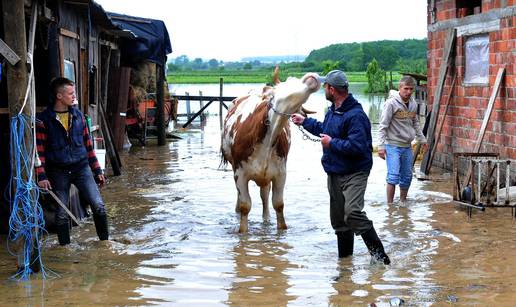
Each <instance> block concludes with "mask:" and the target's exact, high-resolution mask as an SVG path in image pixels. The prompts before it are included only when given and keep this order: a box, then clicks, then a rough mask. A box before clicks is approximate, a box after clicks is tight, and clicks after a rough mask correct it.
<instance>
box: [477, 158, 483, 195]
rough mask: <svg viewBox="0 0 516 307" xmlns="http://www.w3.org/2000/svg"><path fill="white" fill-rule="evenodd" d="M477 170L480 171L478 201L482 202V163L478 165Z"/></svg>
mask: <svg viewBox="0 0 516 307" xmlns="http://www.w3.org/2000/svg"><path fill="white" fill-rule="evenodd" d="M477 170H478V176H477V191H478V194H477V195H478V196H477V197H478V201H480V197H481V195H482V194H481V193H480V188H481V186H482V184H481V182H480V180H481V179H482V162H480V163H478V164H477Z"/></svg>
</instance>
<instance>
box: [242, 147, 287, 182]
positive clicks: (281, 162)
mask: <svg viewBox="0 0 516 307" xmlns="http://www.w3.org/2000/svg"><path fill="white" fill-rule="evenodd" d="M286 171H287V160H286V159H285V158H280V157H278V156H277V155H268V156H267V157H266V156H260V155H259V154H256V153H254V154H253V155H251V157H250V158H249V159H248V160H247V161H244V162H243V163H242V164H241V167H239V168H238V169H237V170H235V172H236V175H238V176H244V178H246V179H247V180H253V181H254V182H256V184H257V185H259V186H265V185H267V184H269V183H270V182H271V181H272V180H273V179H274V178H278V177H280V176H285V174H286Z"/></svg>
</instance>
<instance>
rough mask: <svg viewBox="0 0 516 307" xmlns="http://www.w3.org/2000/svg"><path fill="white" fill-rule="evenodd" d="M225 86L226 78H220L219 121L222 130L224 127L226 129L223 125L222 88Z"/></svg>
mask: <svg viewBox="0 0 516 307" xmlns="http://www.w3.org/2000/svg"><path fill="white" fill-rule="evenodd" d="M223 87H224V78H220V81H219V97H220V98H219V123H220V131H222V129H224V127H223V126H222V105H223V104H224V101H223V100H222V96H223V95H222V90H223Z"/></svg>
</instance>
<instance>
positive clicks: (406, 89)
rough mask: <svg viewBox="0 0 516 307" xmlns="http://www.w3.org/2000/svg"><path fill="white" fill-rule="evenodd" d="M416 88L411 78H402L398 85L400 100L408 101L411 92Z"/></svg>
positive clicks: (414, 81)
mask: <svg viewBox="0 0 516 307" xmlns="http://www.w3.org/2000/svg"><path fill="white" fill-rule="evenodd" d="M415 87H416V80H414V78H412V77H411V76H403V77H402V78H401V79H400V83H399V85H398V91H399V93H400V97H401V99H403V101H405V102H406V101H408V100H409V99H410V96H412V92H414V88H415Z"/></svg>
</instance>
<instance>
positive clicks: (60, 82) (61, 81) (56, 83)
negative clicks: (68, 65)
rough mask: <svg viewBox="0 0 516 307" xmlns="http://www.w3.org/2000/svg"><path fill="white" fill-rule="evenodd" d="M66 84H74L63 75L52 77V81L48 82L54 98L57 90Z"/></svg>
mask: <svg viewBox="0 0 516 307" xmlns="http://www.w3.org/2000/svg"><path fill="white" fill-rule="evenodd" d="M67 85H70V86H75V83H74V82H73V81H72V80H70V79H67V78H63V77H57V78H54V79H53V80H52V82H50V90H51V91H52V96H53V98H54V99H55V98H56V95H57V92H59V91H60V90H62V89H63V87H65V86H67Z"/></svg>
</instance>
